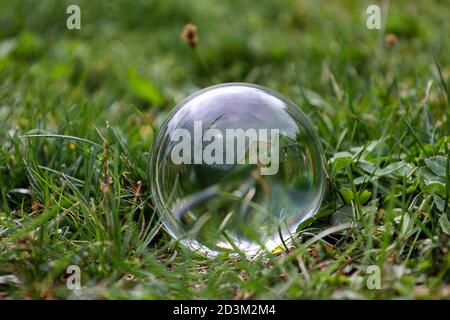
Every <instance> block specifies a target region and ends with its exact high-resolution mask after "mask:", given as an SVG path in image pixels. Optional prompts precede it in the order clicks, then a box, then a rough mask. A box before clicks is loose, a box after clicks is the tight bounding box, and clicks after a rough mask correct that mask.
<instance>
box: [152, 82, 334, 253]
mask: <svg viewBox="0 0 450 320" xmlns="http://www.w3.org/2000/svg"><path fill="white" fill-rule="evenodd" d="M150 179H151V188H152V195H153V201H154V204H155V206H156V210H157V212H158V214H160V216H161V219H162V222H163V225H164V227H165V229H166V230H167V231H168V232H169V233H170V235H171V236H172V237H174V238H175V239H177V240H179V241H180V242H181V243H183V244H184V245H186V246H188V247H189V248H191V249H192V250H195V251H197V252H199V253H202V254H206V255H209V256H213V255H216V254H217V253H219V252H224V251H225V252H230V253H233V252H243V253H245V254H247V255H254V254H256V253H258V252H260V250H274V249H276V248H277V247H281V246H283V245H284V244H285V243H287V242H288V241H289V240H290V239H291V238H292V236H293V235H295V233H296V228H297V227H298V225H299V224H300V223H301V222H303V221H304V220H305V219H307V218H309V217H311V216H312V215H314V214H315V213H316V212H317V210H318V209H319V207H320V204H321V201H322V198H323V194H324V189H325V172H324V156H323V152H322V148H321V145H320V141H319V138H318V136H317V134H316V132H315V129H314V127H313V125H312V124H311V122H310V121H309V120H308V118H307V117H306V115H305V114H304V113H303V112H302V111H301V109H300V108H299V107H298V106H297V105H295V104H294V103H293V102H292V101H290V100H289V99H287V98H285V97H283V96H282V95H280V94H278V93H276V92H274V91H272V90H270V89H267V88H264V87H260V86H257V85H253V84H244V83H228V84H221V85H216V86H213V87H209V88H206V89H204V90H201V91H199V92H197V93H195V94H193V95H191V96H190V97H188V98H186V99H185V100H184V101H182V102H181V103H180V104H179V105H178V106H177V107H176V108H175V109H174V110H173V111H172V112H171V114H170V115H169V117H168V118H167V120H166V121H165V122H164V124H163V125H162V127H161V129H160V130H159V132H158V135H157V137H156V139H155V141H154V143H153V147H152V152H151V161H150Z"/></svg>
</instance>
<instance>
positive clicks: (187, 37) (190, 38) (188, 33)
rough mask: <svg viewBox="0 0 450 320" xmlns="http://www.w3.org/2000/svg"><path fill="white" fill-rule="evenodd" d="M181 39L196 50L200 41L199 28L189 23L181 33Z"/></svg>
mask: <svg viewBox="0 0 450 320" xmlns="http://www.w3.org/2000/svg"><path fill="white" fill-rule="evenodd" d="M181 39H183V41H184V42H186V43H187V44H188V45H190V46H191V47H192V48H195V47H196V46H197V44H198V42H199V41H200V39H199V37H198V32H197V27H196V26H194V25H193V24H191V23H188V24H187V25H185V26H184V28H183V31H182V32H181Z"/></svg>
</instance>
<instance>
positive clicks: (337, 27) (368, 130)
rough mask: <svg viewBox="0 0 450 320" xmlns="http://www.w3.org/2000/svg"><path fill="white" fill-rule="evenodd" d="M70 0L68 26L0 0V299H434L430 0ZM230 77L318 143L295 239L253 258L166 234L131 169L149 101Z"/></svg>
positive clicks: (434, 23) (439, 249)
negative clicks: (324, 188)
mask: <svg viewBox="0 0 450 320" xmlns="http://www.w3.org/2000/svg"><path fill="white" fill-rule="evenodd" d="M72 3H77V4H79V5H80V7H81V12H82V29H81V30H80V31H69V30H67V29H66V27H65V21H66V17H67V15H66V7H67V5H68V4H69V2H68V1H50V0H46V1H40V2H39V3H37V2H35V1H31V0H25V1H4V0H3V1H0V7H1V8H2V9H1V12H0V124H1V126H0V141H1V146H0V299H2V298H4V299H11V298H13V299H14V298H34V299H54V298H55V299H67V298H80V297H81V298H85V299H93V298H101V299H117V298H119V299H122V298H125V299H128V298H136V299H155V298H169V299H172V298H185V299H191V298H192V299H203V298H210V299H219V298H222V299H261V298H268V299H273V298H277V299H279V298H289V299H291V298H294V299H297V298H308V299H309V298H319V299H322V298H367V299H380V298H383V299H393V298H414V299H415V298H447V299H448V298H449V297H450V285H449V280H450V272H449V269H450V255H449V248H450V239H449V235H450V223H449V220H450V216H449V215H450V209H449V203H450V202H449V199H450V183H449V181H450V168H449V167H450V153H449V148H450V130H449V129H450V128H449V126H450V125H449V115H450V108H449V80H448V79H449V75H450V60H449V57H450V43H449V41H448V34H450V23H449V21H448V16H449V11H450V5H449V3H448V1H427V2H426V3H425V2H414V3H413V2H411V1H408V2H406V1H395V2H394V1H391V2H389V5H387V4H388V2H384V4H383V5H382V7H383V8H384V10H385V11H383V17H384V19H386V20H385V21H387V22H386V24H385V25H384V27H383V29H382V30H368V29H367V28H366V26H365V18H366V16H365V8H366V7H367V6H368V5H369V4H372V3H366V2H364V1H362V2H358V3H357V4H355V3H354V2H350V1H336V2H332V3H331V2H325V1H323V2H322V1H320V2H317V1H302V2H293V1H279V2H275V1H269V0H267V1H258V4H257V5H256V4H253V5H251V4H249V3H248V2H245V1H222V2H219V3H218V2H215V3H212V2H210V1H205V0H201V1H192V2H189V3H186V2H185V1H175V0H169V1H144V0H141V1H134V2H133V3H129V2H127V1H124V0H121V1H115V2H114V3H112V2H110V1H95V2H93V1H72V2H70V4H72ZM380 4H381V3H380ZM187 23H193V24H195V25H196V26H197V27H198V32H199V36H200V42H199V44H198V45H197V47H196V48H195V49H192V48H191V47H189V46H188V45H187V44H186V43H184V42H183V41H182V40H181V39H180V33H181V30H182V28H183V26H184V25H185V24H187ZM388 35H389V36H388ZM230 81H239V82H242V81H246V82H253V83H257V84H260V85H264V86H267V87H270V88H272V89H274V90H277V91H279V92H281V93H282V94H284V95H286V96H288V97H290V98H291V99H293V100H294V101H296V102H297V104H298V105H300V106H301V107H302V109H303V110H304V111H305V112H306V113H307V114H308V115H309V116H310V118H311V119H312V121H313V123H314V124H315V126H316V128H317V130H318V132H319V135H320V137H321V141H322V144H323V147H324V150H325V153H326V156H327V159H328V167H329V186H328V192H327V196H326V199H325V201H324V204H323V206H322V208H321V210H320V212H319V213H318V214H317V215H316V218H315V219H314V220H311V221H308V222H307V223H305V224H303V225H302V226H301V228H300V229H301V230H300V231H299V236H298V240H297V241H296V246H295V247H293V248H290V250H289V252H281V251H280V252H278V253H276V254H275V255H272V254H268V255H265V256H262V257H260V258H258V259H256V260H253V261H248V260H246V259H242V258H235V257H230V256H227V255H220V256H218V257H216V258H214V259H206V258H204V257H201V256H198V255H196V254H195V253H191V252H188V251H187V250H185V249H184V248H183V247H182V246H179V245H178V244H177V243H175V242H174V241H173V240H171V239H170V237H169V236H168V235H167V234H166V233H165V232H164V231H163V230H162V229H161V228H160V227H159V224H158V218H157V216H156V214H155V212H154V210H153V207H152V202H151V194H150V191H149V189H150V188H149V185H148V181H149V179H148V175H147V170H148V158H149V150H150V147H151V145H152V141H153V137H154V136H155V132H156V131H157V130H158V128H159V126H160V125H161V123H162V121H163V120H164V119H165V118H166V116H167V114H168V112H169V111H170V110H171V109H172V108H173V107H174V106H175V105H176V103H177V102H179V101H181V99H183V98H184V97H186V96H188V95H189V94H191V93H193V92H195V91H197V90H199V89H200V88H203V87H206V86H210V85H212V84H217V83H221V82H230ZM72 264H75V265H78V266H79V267H80V269H81V272H82V273H81V281H82V286H83V290H82V294H81V296H77V295H75V293H74V292H72V291H71V290H69V289H68V288H67V286H66V278H67V277H68V275H67V274H66V269H67V267H68V266H69V265H72ZM373 265H375V266H377V267H378V268H379V270H380V276H381V288H380V289H376V290H374V289H369V288H368V286H367V281H368V280H370V276H371V273H370V272H369V273H368V272H367V271H368V267H369V266H373Z"/></svg>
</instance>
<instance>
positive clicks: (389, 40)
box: [384, 33, 397, 46]
mask: <svg viewBox="0 0 450 320" xmlns="http://www.w3.org/2000/svg"><path fill="white" fill-rule="evenodd" d="M384 42H385V43H386V44H387V45H389V46H393V45H394V44H396V43H397V36H396V35H395V34H393V33H388V34H387V35H386V36H385V37H384Z"/></svg>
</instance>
